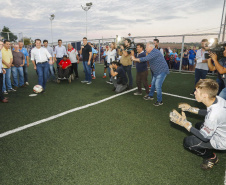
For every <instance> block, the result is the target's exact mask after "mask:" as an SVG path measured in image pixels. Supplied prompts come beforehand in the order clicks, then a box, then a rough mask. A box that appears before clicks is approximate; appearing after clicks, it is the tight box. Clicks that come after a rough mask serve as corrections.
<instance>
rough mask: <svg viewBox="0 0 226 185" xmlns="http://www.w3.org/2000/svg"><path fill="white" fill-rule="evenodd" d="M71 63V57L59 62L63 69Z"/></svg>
mask: <svg viewBox="0 0 226 185" xmlns="http://www.w3.org/2000/svg"><path fill="white" fill-rule="evenodd" d="M70 64H71V61H70V60H69V59H67V60H66V61H64V60H61V61H60V63H59V65H60V66H62V68H63V69H65V68H66V67H67V66H69V65H70Z"/></svg>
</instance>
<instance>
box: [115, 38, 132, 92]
mask: <svg viewBox="0 0 226 185" xmlns="http://www.w3.org/2000/svg"><path fill="white" fill-rule="evenodd" d="M130 45H131V40H130V39H125V41H124V46H122V45H121V46H120V50H119V55H120V56H122V57H121V58H120V63H121V64H122V66H123V68H124V70H125V72H126V73H127V76H128V78H129V89H132V88H133V77H132V60H131V55H132V56H134V51H133V50H130V49H129V48H130Z"/></svg>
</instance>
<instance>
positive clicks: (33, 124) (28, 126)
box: [0, 88, 195, 138]
mask: <svg viewBox="0 0 226 185" xmlns="http://www.w3.org/2000/svg"><path fill="white" fill-rule="evenodd" d="M136 89H137V88H133V89H131V90H128V91H125V92H122V93H119V94H116V95H113V96H110V97H108V98H105V99H102V100H99V101H97V102H94V103H90V104H87V105H84V106H81V107H76V108H74V109H70V110H68V111H65V112H62V113H59V114H57V115H53V116H50V117H48V118H45V119H42V120H39V121H36V122H33V123H30V124H27V125H24V126H22V127H18V128H15V129H12V130H9V131H7V132H4V133H1V134H0V138H3V137H5V136H8V135H11V134H13V133H16V132H20V131H22V130H25V129H27V128H30V127H33V126H36V125H39V124H42V123H44V122H47V121H50V120H53V119H56V118H59V117H61V116H64V115H66V114H69V113H72V112H76V111H78V110H82V109H86V108H88V107H91V106H94V105H98V104H100V103H103V102H106V101H108V100H111V99H113V98H116V97H118V96H121V95H124V94H127V93H130V92H132V91H135V90H136ZM162 94H165V95H168V96H173V97H177V98H182V99H187V100H192V101H195V99H192V98H187V97H184V96H178V95H174V94H170V93H164V92H163V93H162Z"/></svg>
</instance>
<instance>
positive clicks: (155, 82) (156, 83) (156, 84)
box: [148, 73, 167, 102]
mask: <svg viewBox="0 0 226 185" xmlns="http://www.w3.org/2000/svg"><path fill="white" fill-rule="evenodd" d="M166 75H167V74H166V73H161V74H159V75H157V76H155V75H153V76H152V82H151V90H150V92H149V95H148V96H152V97H153V95H154V92H155V89H156V91H157V101H158V102H161V101H162V84H163V82H164V80H165V78H166Z"/></svg>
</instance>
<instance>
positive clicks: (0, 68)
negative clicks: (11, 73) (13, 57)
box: [0, 40, 8, 103]
mask: <svg viewBox="0 0 226 185" xmlns="http://www.w3.org/2000/svg"><path fill="white" fill-rule="evenodd" d="M2 47H3V42H2V41H1V40H0V101H1V102H2V103H8V98H5V97H4V95H3V92H2V86H3V74H5V73H6V71H5V69H3V66H2V52H1V50H2Z"/></svg>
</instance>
